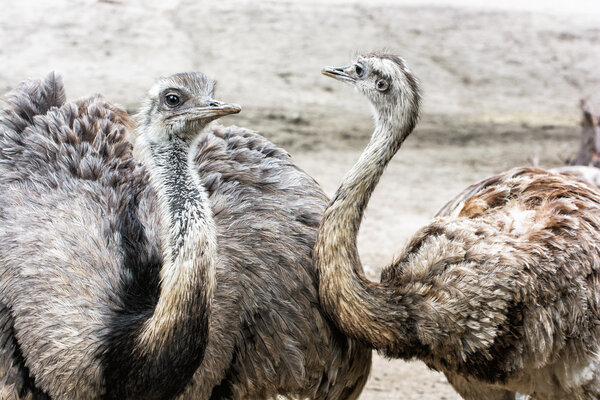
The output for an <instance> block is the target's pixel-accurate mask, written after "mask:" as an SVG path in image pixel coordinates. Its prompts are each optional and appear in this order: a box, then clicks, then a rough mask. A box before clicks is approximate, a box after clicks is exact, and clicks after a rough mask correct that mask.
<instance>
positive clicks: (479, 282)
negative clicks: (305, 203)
mask: <svg viewBox="0 0 600 400" xmlns="http://www.w3.org/2000/svg"><path fill="white" fill-rule="evenodd" d="M324 72H325V73H326V74H328V75H331V76H334V77H337V78H338V79H341V80H344V81H347V82H349V83H351V84H353V85H354V86H356V87H358V88H359V90H360V91H361V92H362V93H363V94H365V95H366V96H367V97H368V98H369V100H370V101H371V103H372V105H373V108H374V111H375V114H376V115H375V120H376V128H375V132H374V133H373V136H372V138H371V141H370V142H369V145H368V146H367V148H366V149H365V151H364V152H363V153H362V155H361V157H360V159H359V161H358V162H357V164H356V165H355V166H354V167H353V168H352V170H351V171H350V173H349V174H348V175H347V176H346V178H345V179H344V181H343V182H342V184H341V185H340V188H339V189H338V191H337V192H336V196H335V198H334V200H333V201H332V203H331V204H330V206H329V207H328V209H327V210H326V211H325V214H324V216H323V219H322V221H321V225H320V228H319V233H318V236H317V241H316V243H315V249H314V255H313V258H314V262H315V265H316V267H317V270H318V272H319V295H320V298H321V302H322V305H323V307H324V308H325V309H326V310H327V312H328V314H329V315H330V316H331V318H332V320H334V321H335V323H336V324H337V325H338V326H339V327H340V329H341V330H342V331H343V332H344V333H346V334H348V335H349V336H351V337H355V338H357V339H359V340H360V341H361V342H363V343H366V344H369V345H371V346H372V347H374V348H375V349H377V350H379V351H380V352H382V353H383V354H385V355H386V356H389V357H399V358H404V359H412V358H418V359H420V360H422V361H424V362H425V363H426V364H427V365H428V366H429V367H430V368H433V369H435V370H438V371H443V372H444V373H445V374H446V376H447V378H448V381H449V382H450V383H451V384H452V385H453V387H454V388H455V389H456V390H457V392H458V393H459V394H461V395H462V396H463V397H464V398H466V399H471V400H476V399H482V398H485V399H495V400H500V399H503V400H508V399H514V398H515V392H519V393H522V394H528V395H532V396H533V397H534V398H538V399H555V400H558V399H577V400H584V399H585V400H591V399H597V398H599V397H600V357H599V354H600V348H599V344H598V338H599V337H600V313H599V311H598V310H599V309H600V247H599V245H598V243H600V193H599V192H598V191H597V190H596V188H594V187H592V186H589V185H588V184H587V183H585V182H583V181H581V180H579V179H576V178H573V177H570V176H569V175H566V174H560V173H554V172H549V171H543V170H539V169H533V168H516V169H513V170H511V171H508V172H505V173H503V174H500V175H497V176H493V177H491V178H488V179H486V180H484V181H482V182H480V183H478V184H475V185H473V186H472V187H470V188H467V189H466V190H465V191H464V192H463V193H462V194H461V195H459V196H458V197H457V198H456V199H454V200H452V201H451V202H450V203H449V204H448V205H447V206H445V207H444V208H443V209H442V210H441V211H440V213H439V214H438V216H437V218H435V219H434V220H433V221H432V222H431V223H429V224H428V225H427V226H425V227H424V228H422V229H420V230H419V231H418V232H417V233H416V234H415V235H414V236H413V237H412V238H411V240H410V241H409V243H408V244H407V245H406V247H405V249H404V250H403V251H402V252H401V253H400V255H399V256H398V257H397V258H396V260H395V261H394V262H393V263H392V264H390V265H389V266H387V267H386V268H384V269H383V272H382V275H381V282H380V283H374V282H370V281H369V280H368V279H367V278H366V277H365V275H364V273H363V271H362V267H361V263H360V259H359V257H358V251H357V248H356V234H357V233H358V229H359V227H360V222H361V219H362V216H363V213H364V210H365V208H366V205H367V203H368V201H369V198H370V195H371V194H372V192H373V190H374V188H375V186H376V184H377V181H378V180H379V177H380V176H381V174H382V173H383V170H384V169H385V167H386V165H387V164H388V162H389V161H390V159H391V158H392V156H393V155H394V154H395V152H396V151H397V150H398V149H399V147H400V145H401V144H402V142H403V140H404V138H406V136H407V135H408V134H410V132H411V131H412V129H413V127H414V124H415V121H416V118H417V115H418V109H419V99H420V95H419V91H418V87H417V86H416V85H414V84H413V83H412V82H414V78H412V77H411V74H410V72H409V71H408V70H407V68H406V66H405V65H404V63H403V62H402V60H400V59H399V58H397V57H395V56H390V55H385V54H371V55H368V56H364V57H360V58H359V59H358V60H357V62H356V63H355V64H353V65H351V66H349V67H344V68H327V69H325V70H324ZM382 80H383V82H381V81H382Z"/></svg>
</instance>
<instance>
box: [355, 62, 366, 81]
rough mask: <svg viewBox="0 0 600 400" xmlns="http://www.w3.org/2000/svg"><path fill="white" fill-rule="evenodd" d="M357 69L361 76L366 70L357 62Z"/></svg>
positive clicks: (357, 73)
mask: <svg viewBox="0 0 600 400" xmlns="http://www.w3.org/2000/svg"><path fill="white" fill-rule="evenodd" d="M355 70H356V75H358V77H359V78H360V77H361V76H362V74H363V72H365V70H364V68H363V67H361V66H360V65H358V64H356V67H355Z"/></svg>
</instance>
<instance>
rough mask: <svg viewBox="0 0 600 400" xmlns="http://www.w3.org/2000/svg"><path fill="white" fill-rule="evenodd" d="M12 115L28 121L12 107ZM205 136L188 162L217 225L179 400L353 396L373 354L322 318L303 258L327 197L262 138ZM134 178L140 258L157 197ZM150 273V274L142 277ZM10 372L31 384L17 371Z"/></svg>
mask: <svg viewBox="0 0 600 400" xmlns="http://www.w3.org/2000/svg"><path fill="white" fill-rule="evenodd" d="M43 97H44V96H41V95H38V94H37V93H31V94H30V96H29V98H32V99H34V101H35V99H38V98H43ZM46 97H48V96H46ZM46 101H50V100H46ZM58 103H60V102H58ZM52 105H60V104H54V103H52ZM49 107H50V105H48V106H45V108H44V109H43V110H41V111H40V112H39V114H44V113H45V112H46V111H47V109H48V108H49ZM12 113H13V114H18V115H23V114H24V115H30V114H32V112H30V111H27V110H25V111H23V110H22V109H21V108H20V106H19V105H18V104H16V105H13V107H12ZM11 115H12V114H11ZM13 118H14V117H13ZM143 121H144V120H143V119H142V120H141V122H142V123H143ZM21 130H22V129H21ZM207 131H208V132H207V133H206V136H205V137H204V138H203V139H202V140H201V141H200V142H199V144H198V150H197V151H196V153H195V156H194V162H195V163H196V164H195V165H196V169H197V172H198V174H199V175H200V176H201V179H202V183H203V184H204V186H205V188H206V190H207V192H208V193H209V195H210V202H211V206H212V210H213V216H214V219H215V223H216V228H217V234H218V245H217V251H218V256H217V264H216V277H217V282H218V285H217V286H216V288H215V297H214V301H213V303H212V312H211V315H210V335H209V339H208V344H207V347H206V351H205V356H204V360H203V362H202V364H201V365H200V367H199V368H198V369H197V371H196V373H195V375H194V379H193V383H192V384H191V385H189V386H188V388H187V389H186V391H185V393H184V394H183V395H182V396H181V398H190V399H197V398H212V399H219V398H238V399H242V398H244V399H245V398H267V397H275V396H277V395H278V394H282V395H286V396H298V397H301V398H312V399H354V398H356V397H358V395H359V394H360V392H361V390H362V388H363V387H364V385H365V383H366V380H367V377H368V374H369V370H370V366H371V350H370V349H369V348H367V347H366V346H363V345H361V344H359V343H358V342H356V341H355V340H353V339H350V338H348V337H346V336H344V335H342V334H341V333H340V332H339V331H338V330H337V329H336V328H335V326H334V325H332V324H331V323H330V322H329V320H328V319H327V318H326V317H325V315H324V314H323V311H322V310H321V308H320V305H319V299H318V292H317V283H316V280H315V278H314V269H313V266H312V261H311V251H312V248H313V245H314V241H315V237H316V232H317V227H318V224H319V220H320V217H321V215H322V213H323V211H324V210H325V207H326V205H327V197H326V196H325V194H324V193H323V192H322V190H321V189H320V188H319V186H318V185H317V184H316V182H315V181H314V180H313V179H312V178H310V177H309V176H308V175H306V174H305V173H304V172H303V171H301V170H299V169H298V168H297V167H296V166H295V165H294V163H293V161H292V160H291V158H290V156H289V155H288V154H287V153H286V152H285V151H283V150H281V149H280V148H278V147H276V146H274V145H273V144H272V143H270V142H269V141H268V140H266V139H264V138H263V137H261V136H260V135H258V134H256V133H254V132H252V131H249V130H246V129H243V128H237V127H229V128H224V127H220V126H217V127H213V128H212V129H208V130H207ZM138 133H139V132H138ZM137 140H138V138H135V141H136V142H137ZM138 147H140V146H137V145H136V146H135V148H136V149H138ZM21 148H22V149H24V148H23V147H22V146H21ZM32 151H33V152H34V153H35V152H37V151H38V149H37V148H35V149H32ZM141 155H142V156H143V158H146V157H147V155H148V152H147V151H143V152H141ZM128 162H129V163H131V162H132V161H128ZM41 167H43V165H42V166H41ZM136 168H139V169H143V167H142V166H136ZM139 174H140V175H142V176H141V177H140V179H139V180H136V181H135V185H137V190H139V191H141V193H140V194H138V195H137V197H136V204H135V207H137V208H135V207H133V208H132V211H131V214H132V215H133V216H135V217H136V218H137V219H138V220H139V221H140V224H141V225H142V226H144V227H146V230H147V231H148V230H150V231H151V232H150V233H147V234H146V239H147V241H148V244H147V248H146V249H145V251H146V252H149V251H151V250H152V251H156V250H155V249H156V248H160V240H159V237H158V235H157V233H156V228H155V227H156V225H157V224H158V222H157V221H156V217H155V214H156V213H155V212H153V210H154V209H155V208H156V206H155V205H154V200H153V199H154V197H155V196H154V195H153V194H152V193H153V192H152V188H148V189H145V186H146V185H147V182H146V181H145V179H146V178H145V177H144V176H145V175H144V174H143V173H141V172H140V173H139ZM135 209H137V210H138V211H137V213H135V212H134V211H133V210H135ZM130 254H132V253H130ZM155 273H156V274H158V273H157V272H155V271H151V270H149V271H148V280H152V279H155V278H152V277H153V276H154V275H153V274H155ZM9 336H10V330H9V332H8V335H7V337H9ZM10 354H12V353H10ZM2 359H3V358H2V357H0V361H1V360H2ZM9 360H12V359H9ZM0 365H1V364H0ZM23 371H25V372H23ZM17 373H18V374H17ZM14 375H17V376H23V377H24V378H23V379H29V378H28V377H29V373H28V371H27V370H24V369H23V368H17V369H16V372H15V374H14ZM17 386H18V387H23V386H25V387H28V386H27V384H20V385H17Z"/></svg>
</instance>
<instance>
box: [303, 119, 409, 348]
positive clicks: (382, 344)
mask: <svg viewBox="0 0 600 400" xmlns="http://www.w3.org/2000/svg"><path fill="white" fill-rule="evenodd" d="M409 117H410V119H409ZM415 122H416V116H415V117H414V118H412V117H411V116H407V117H404V118H402V119H400V122H399V123H398V124H397V125H396V124H393V123H392V122H391V121H390V120H388V119H386V118H384V117H382V116H381V115H379V116H378V117H377V118H376V128H375V132H374V133H373V135H372V137H371V141H370V142H369V144H368V145H367V147H366V148H365V150H364V151H363V153H362V154H361V156H360V158H359V160H358V162H357V163H356V164H355V165H354V166H353V168H352V169H351V170H350V172H349V173H348V174H347V175H346V177H345V178H344V180H343V182H342V184H341V185H340V187H339V189H338V190H337V192H336V194H335V196H334V198H333V200H332V202H331V203H330V205H329V207H328V208H327V210H326V211H325V213H324V215H323V218H322V220H321V225H320V227H319V232H318V235H317V240H316V243H315V248H314V253H313V259H314V261H315V264H316V268H317V271H318V274H319V295H320V299H321V302H322V304H323V305H324V307H325V309H326V310H327V312H328V314H329V315H330V317H331V318H332V319H333V320H334V321H335V322H336V324H337V325H338V327H339V328H340V329H341V330H342V331H343V332H344V333H346V334H348V335H350V336H353V337H355V338H357V339H359V340H361V341H363V342H365V343H367V344H369V345H371V346H373V347H375V348H388V347H389V346H393V345H394V343H395V342H396V335H397V326H398V320H397V316H396V314H397V313H398V310H397V306H396V305H394V304H389V302H388V301H387V300H388V299H390V297H391V294H392V293H391V289H389V288H386V287H384V286H381V285H378V284H375V283H373V282H370V281H369V280H368V279H367V278H366V277H365V275H364V272H363V268H362V265H361V262H360V258H359V256H358V249H357V244H356V243H357V242H356V238H357V235H358V230H359V228H360V224H361V221H362V218H363V214H364V211H365V208H366V206H367V203H368V202H369V199H370V198H371V194H372V193H373V191H374V189H375V187H376V185H377V183H378V182H379V178H380V177H381V175H382V173H383V171H384V170H385V168H386V166H387V165H388V163H389V162H390V160H391V159H392V157H393V156H394V154H395V153H396V152H397V151H398V149H399V148H400V146H401V144H402V142H403V141H404V139H405V138H406V136H407V135H408V134H409V133H410V131H411V130H412V129H413V127H414V124H415Z"/></svg>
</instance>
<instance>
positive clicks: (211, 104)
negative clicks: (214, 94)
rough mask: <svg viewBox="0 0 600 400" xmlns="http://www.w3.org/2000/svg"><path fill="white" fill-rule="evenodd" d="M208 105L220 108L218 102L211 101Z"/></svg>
mask: <svg viewBox="0 0 600 400" xmlns="http://www.w3.org/2000/svg"><path fill="white" fill-rule="evenodd" d="M208 105H209V106H210V107H219V103H217V102H216V101H211V102H210V103H209V104H208Z"/></svg>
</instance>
